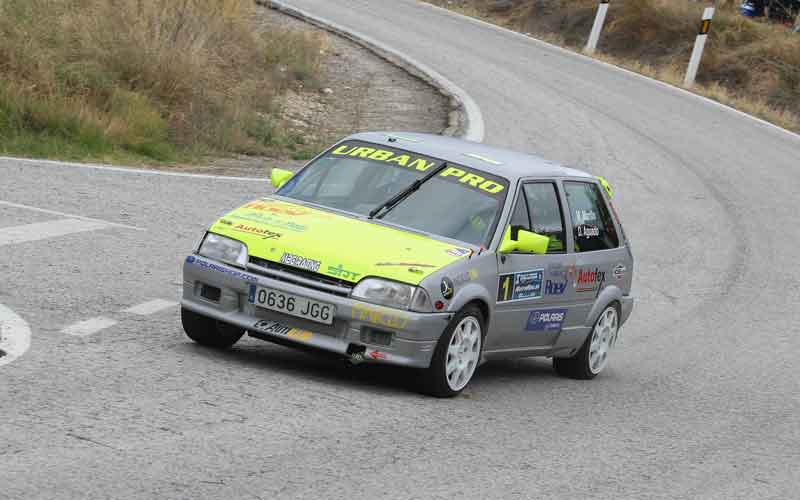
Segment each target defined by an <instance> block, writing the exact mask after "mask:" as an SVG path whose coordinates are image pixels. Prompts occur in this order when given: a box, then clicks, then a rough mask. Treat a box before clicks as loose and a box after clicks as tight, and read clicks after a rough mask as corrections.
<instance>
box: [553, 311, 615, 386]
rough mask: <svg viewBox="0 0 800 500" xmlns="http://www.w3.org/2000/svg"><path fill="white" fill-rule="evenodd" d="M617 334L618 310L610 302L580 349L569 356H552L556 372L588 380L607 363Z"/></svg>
mask: <svg viewBox="0 0 800 500" xmlns="http://www.w3.org/2000/svg"><path fill="white" fill-rule="evenodd" d="M618 334H619V312H618V311H617V308H616V307H615V306H614V305H613V304H612V305H610V306H608V307H606V308H605V309H604V310H603V312H602V314H600V317H599V318H597V322H596V323H595V324H594V328H593V329H592V333H591V334H590V335H589V336H588V337H587V338H586V342H584V343H583V346H582V347H581V349H580V351H578V353H577V354H576V355H575V356H573V357H571V358H553V368H555V370H556V373H558V374H559V375H563V376H565V377H569V378H575V379H580V380H590V379H593V378H595V377H596V376H597V375H598V374H599V373H600V372H602V371H603V369H604V368H605V367H606V365H608V355H609V353H610V351H611V349H612V348H613V347H614V344H616V342H617V335H618Z"/></svg>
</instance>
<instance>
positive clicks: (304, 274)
mask: <svg viewBox="0 0 800 500" xmlns="http://www.w3.org/2000/svg"><path fill="white" fill-rule="evenodd" d="M250 264H253V265H256V266H259V267H262V268H264V269H269V270H272V271H279V272H281V273H286V274H289V275H292V276H297V277H299V278H302V279H304V280H308V281H312V282H314V283H319V284H321V285H324V286H323V287H313V286H312V285H309V284H308V283H305V282H298V281H295V280H292V279H290V278H287V277H283V276H275V275H272V274H269V275H266V274H264V273H259V272H258V270H257V269H253V268H248V270H249V271H252V272H254V273H257V274H262V275H266V276H268V277H269V278H272V279H275V280H278V281H285V282H288V283H292V284H295V285H301V286H311V287H313V288H315V289H317V290H321V291H324V292H327V293H333V294H336V295H339V296H342V297H346V296H348V295H349V294H350V291H351V290H352V289H353V284H352V283H350V282H348V281H344V280H340V279H336V278H331V277H330V276H325V275H323V274H319V273H315V272H313V271H306V270H305V269H298V268H296V267H291V266H287V265H285V264H279V263H277V262H272V261H269V260H266V259H260V258H258V257H250ZM331 287H335V288H337V289H338V290H334V289H331Z"/></svg>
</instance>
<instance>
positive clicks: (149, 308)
mask: <svg viewBox="0 0 800 500" xmlns="http://www.w3.org/2000/svg"><path fill="white" fill-rule="evenodd" d="M177 305H178V303H177V302H172V301H169V300H163V299H155V300H151V301H149V302H144V303H142V304H139V305H136V306H133V307H129V308H128V309H125V310H124V311H122V312H125V313H128V314H136V315H139V316H148V315H150V314H155V313H157V312H159V311H163V310H165V309H169V308H171V307H175V306H177Z"/></svg>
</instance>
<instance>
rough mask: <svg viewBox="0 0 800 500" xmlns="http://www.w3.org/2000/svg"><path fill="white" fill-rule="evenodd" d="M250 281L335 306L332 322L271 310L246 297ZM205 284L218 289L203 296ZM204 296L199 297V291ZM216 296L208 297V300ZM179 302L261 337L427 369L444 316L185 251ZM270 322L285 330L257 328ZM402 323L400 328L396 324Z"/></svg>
mask: <svg viewBox="0 0 800 500" xmlns="http://www.w3.org/2000/svg"><path fill="white" fill-rule="evenodd" d="M251 284H254V285H259V286H264V287H269V288H273V289H276V290H280V291H284V292H287V293H292V294H296V295H301V296H304V297H308V298H311V299H314V300H318V301H322V302H327V303H329V304H333V305H335V306H336V314H335V318H334V322H333V325H330V326H328V325H324V324H320V323H315V322H313V321H309V320H306V319H302V318H296V317H294V316H289V315H286V314H283V313H281V312H277V311H271V310H268V309H263V308H261V307H257V306H255V305H253V304H251V303H250V302H249V300H248V296H249V292H250V286H251ZM204 287H205V290H208V289H209V287H211V288H216V289H218V290H219V294H218V298H217V295H216V291H215V293H214V294H212V295H211V298H209V297H208V296H209V294H208V293H205V294H204V293H203V291H204ZM204 295H205V296H204ZM215 298H216V299H217V300H213V299H215ZM181 306H182V307H184V308H185V309H188V310H190V311H193V312H195V313H198V314H202V315H204V316H208V317H210V318H214V319H216V320H219V321H222V322H225V323H229V324H232V325H236V326H238V327H240V328H243V329H245V330H247V331H249V332H253V333H254V335H255V336H257V337H258V338H261V339H264V340H274V341H275V342H277V343H281V344H286V343H295V344H299V345H303V346H307V347H312V348H317V349H321V350H324V351H329V352H333V353H337V354H341V355H343V356H348V357H352V354H353V353H361V355H360V356H359V357H358V360H359V361H362V360H363V361H365V362H379V363H388V364H393V365H400V366H407V367H414V368H427V367H428V366H429V365H430V362H431V358H432V357H433V351H434V350H435V349H436V344H437V342H438V340H439V337H440V336H441V335H442V333H443V332H444V329H445V328H446V326H447V324H448V322H449V321H450V318H451V314H450V313H415V312H411V311H402V310H398V309H392V308H388V307H383V306H377V305H374V304H370V303H367V302H363V301H359V300H354V299H351V298H349V297H344V296H341V295H337V294H334V293H330V292H326V291H322V290H318V289H315V288H310V287H307V286H303V285H299V284H296V283H290V282H288V281H283V280H278V279H275V278H272V277H270V276H265V275H262V274H257V273H255V272H252V271H250V270H248V271H243V270H240V269H237V268H235V267H232V266H228V265H226V264H223V263H220V262H217V261H212V260H210V259H206V258H204V257H199V256H196V255H190V256H189V257H187V258H186V261H185V262H184V265H183V299H182V300H181ZM264 322H276V323H279V324H280V325H283V326H285V327H287V330H289V329H290V331H288V333H283V332H281V333H275V332H274V331H272V330H274V329H263V328H259V326H258V325H259V323H260V324H262V325H263V324H264ZM398 325H402V327H401V328H397V326H398ZM376 331H377V332H380V335H379V337H381V338H384V339H385V338H386V337H387V335H386V334H391V335H390V340H389V341H388V343H387V342H386V341H382V342H380V343H376V342H372V340H374V338H373V336H372V335H371V333H373V332H376Z"/></svg>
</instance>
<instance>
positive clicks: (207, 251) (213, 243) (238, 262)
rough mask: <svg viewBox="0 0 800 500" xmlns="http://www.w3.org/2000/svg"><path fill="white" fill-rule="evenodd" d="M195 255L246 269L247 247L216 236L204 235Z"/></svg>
mask: <svg viewBox="0 0 800 500" xmlns="http://www.w3.org/2000/svg"><path fill="white" fill-rule="evenodd" d="M197 253H199V254H200V255H202V256H203V257H208V258H209V259H214V260H219V261H222V262H225V263H227V264H231V265H234V266H239V267H242V268H244V267H247V245H245V244H244V243H242V242H241V241H236V240H232V239H230V238H226V237H224V236H220V235H218V234H214V233H208V234H206V237H205V239H203V243H201V244H200V249H199V250H198V251H197Z"/></svg>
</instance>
